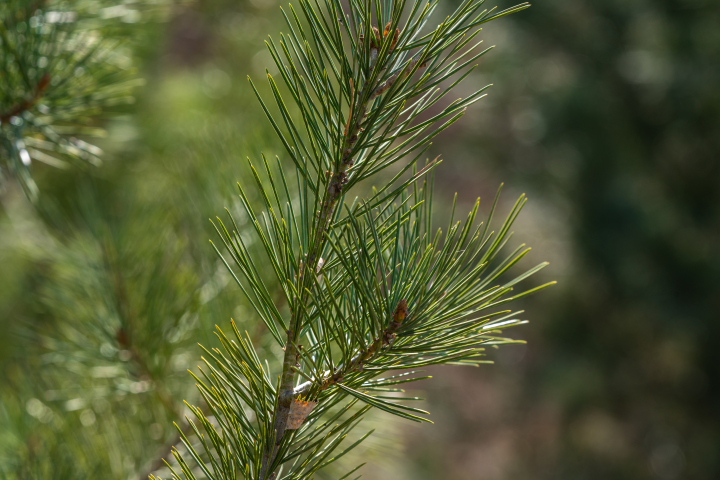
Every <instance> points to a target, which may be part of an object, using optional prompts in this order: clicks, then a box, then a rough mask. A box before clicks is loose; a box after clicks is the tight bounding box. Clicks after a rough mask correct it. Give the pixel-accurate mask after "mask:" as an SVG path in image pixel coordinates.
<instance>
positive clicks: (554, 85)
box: [0, 0, 720, 480]
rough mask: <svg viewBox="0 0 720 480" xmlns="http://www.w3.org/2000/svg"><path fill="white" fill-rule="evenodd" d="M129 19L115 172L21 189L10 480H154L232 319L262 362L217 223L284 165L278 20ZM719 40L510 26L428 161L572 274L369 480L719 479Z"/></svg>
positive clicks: (5, 249) (535, 303) (447, 384)
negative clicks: (261, 95)
mask: <svg viewBox="0 0 720 480" xmlns="http://www.w3.org/2000/svg"><path fill="white" fill-rule="evenodd" d="M454 2H456V0H449V1H448V3H454ZM85 3H88V2H85ZM103 3H104V2H103ZM116 3H117V5H115V6H112V7H105V8H115V10H111V11H110V13H108V14H107V16H108V17H109V19H110V20H112V21H113V22H114V23H113V25H114V27H115V28H117V29H118V30H117V31H116V32H115V33H113V34H114V35H119V36H120V37H121V38H125V39H127V40H128V45H129V47H127V48H129V52H130V53H129V55H130V57H131V61H132V64H133V65H134V66H135V68H137V70H138V73H137V74H136V75H135V76H136V77H137V78H143V79H144V80H145V85H144V86H143V87H142V88H136V89H135V90H134V91H133V93H134V96H135V102H134V103H133V104H132V105H131V106H124V107H123V108H122V109H121V110H119V111H118V112H116V115H115V116H113V117H109V118H104V119H103V120H102V127H103V128H104V129H105V130H106V131H107V136H106V137H105V138H101V139H99V140H94V142H95V143H96V144H97V145H98V146H99V147H100V148H102V149H103V150H104V152H105V153H104V155H103V156H102V159H103V165H102V166H101V167H99V168H84V169H78V168H71V169H64V170H60V169H56V168H53V167H51V166H48V165H44V164H38V163H37V162H34V163H33V164H32V173H33V177H34V179H35V181H36V182H37V184H38V187H39V191H40V195H39V198H38V201H37V203H36V205H35V206H31V205H30V203H29V202H28V201H27V200H26V197H25V196H24V195H23V193H22V191H21V190H20V188H19V187H18V186H17V185H16V184H15V186H13V184H8V186H7V187H6V188H5V191H4V192H3V193H2V194H0V199H1V200H2V212H0V328H2V332H3V333H2V335H0V476H2V475H5V476H6V477H7V478H11V479H16V478H23V479H25V478H28V479H30V478H68V479H70V478H73V479H75V478H89V477H91V476H92V477H98V476H100V475H102V476H103V477H104V478H122V479H125V478H141V477H142V475H143V474H144V473H147V472H148V471H150V470H152V469H153V468H155V467H156V465H155V460H156V458H158V456H159V455H163V454H166V452H167V445H168V444H169V442H172V441H173V439H174V438H175V437H174V435H175V434H174V431H173V429H172V427H171V421H173V420H175V421H178V420H179V419H180V416H181V415H183V414H184V406H183V403H182V400H183V399H187V400H188V401H190V402H191V403H192V402H193V401H196V400H197V396H196V393H195V391H194V387H193V385H192V382H191V381H190V378H189V376H188V375H187V373H186V372H185V369H186V368H191V367H192V366H194V365H195V364H196V363H197V360H198V358H199V349H198V348H197V347H196V346H195V343H196V342H200V343H203V344H205V345H208V344H213V340H212V338H211V337H210V330H211V328H212V326H213V325H214V324H216V323H217V324H218V325H220V326H221V327H222V326H223V324H225V325H226V324H227V323H228V321H229V319H230V318H231V317H233V318H234V319H235V320H236V322H238V323H239V324H240V327H241V329H246V330H248V331H249V332H250V333H251V335H252V336H253V339H254V340H255V339H257V342H259V343H260V345H263V338H264V335H263V328H262V327H261V325H260V323H259V322H257V321H256V319H254V318H252V316H251V315H250V314H249V310H248V309H246V308H244V307H243V304H242V302H243V300H242V299H241V294H240V292H239V291H238V290H237V289H236V288H233V285H231V284H229V283H228V278H227V276H226V275H225V274H224V271H223V269H222V268H220V265H219V264H218V261H217V258H216V256H215V254H214V252H213V251H212V249H211V248H210V247H209V244H208V243H207V239H208V238H212V237H213V236H214V233H213V232H212V231H211V226H210V223H209V222H208V221H207V218H208V217H211V216H213V215H217V214H219V213H221V209H222V208H223V207H225V206H227V207H228V208H229V209H230V210H231V211H233V209H234V208H236V205H237V204H236V200H235V187H234V182H236V181H240V182H243V181H244V179H245V178H246V176H247V170H246V167H245V162H244V158H245V156H247V155H250V156H252V157H257V156H258V154H259V152H260V151H263V152H265V153H266V154H269V155H275V154H279V155H280V154H282V150H281V148H280V146H279V145H277V142H276V141H275V140H274V138H273V135H272V132H270V129H269V127H268V125H267V124H266V122H265V120H264V119H263V117H262V113H261V110H260V108H259V106H258V105H257V103H256V100H255V98H254V95H253V94H252V93H251V90H249V88H248V84H247V82H246V76H247V75H250V76H253V77H255V78H257V77H261V76H262V75H264V68H266V67H269V66H270V65H271V61H270V58H269V54H267V53H266V50H265V49H264V45H263V40H264V38H265V37H266V35H267V34H272V35H273V36H276V35H277V32H279V31H282V29H283V25H282V24H281V16H280V11H279V9H278V4H277V3H276V1H275V0H246V1H238V0H206V1H202V2H200V1H183V2H180V3H177V2H176V3H174V4H172V5H169V6H168V5H165V6H163V7H162V8H161V9H160V13H157V10H153V9H150V10H149V11H153V12H155V13H153V14H147V15H146V13H144V12H146V10H145V9H144V8H140V7H139V6H136V4H137V5H139V4H140V2H133V1H125V2H116ZM153 3H154V4H157V3H158V2H145V4H153ZM164 3H165V2H164ZM508 6H510V4H500V7H508ZM447 8H448V9H449V8H450V5H448V7H447ZM133 12H137V13H133ZM110 14H112V15H110ZM718 25H720V7H719V6H718V4H717V2H712V1H710V0H661V1H650V0H633V1H618V0H606V1H603V2H597V1H590V0H574V1H573V0H540V1H538V2H537V3H536V4H534V5H533V7H532V8H530V9H529V10H526V11H524V12H522V13H520V14H517V15H512V16H510V17H507V18H506V19H503V20H502V21H499V22H493V23H492V24H490V25H488V26H487V28H486V29H485V32H484V33H483V34H482V36H483V37H484V38H485V43H486V44H487V45H497V48H496V49H495V50H494V51H493V52H491V53H490V54H489V55H486V56H484V57H483V59H482V61H481V62H480V68H479V69H478V71H477V74H474V77H472V78H473V80H472V83H473V85H472V86H479V85H481V84H483V85H484V84H486V83H493V84H494V86H493V87H492V88H491V89H490V94H489V96H488V97H487V98H485V99H483V100H482V101H480V102H479V103H477V104H475V105H474V106H473V107H472V108H471V109H470V110H469V111H468V113H467V116H466V118H465V119H464V121H462V122H458V123H456V124H455V125H454V126H453V127H452V128H451V129H449V130H448V131H446V132H444V133H443V135H441V136H440V137H439V138H438V140H437V141H436V147H433V150H434V151H433V152H430V157H431V158H434V156H436V155H439V154H442V156H443V158H444V159H445V162H444V164H443V165H442V166H441V167H440V168H439V169H438V170H437V176H436V179H437V185H436V187H437V190H436V195H435V198H436V199H446V201H448V205H447V206H446V208H449V199H451V198H452V194H453V193H454V192H457V193H458V202H459V203H461V204H463V203H464V204H470V203H472V202H474V200H475V198H476V197H477V196H481V197H482V198H483V199H484V200H486V202H485V206H486V207H489V200H490V199H491V198H492V196H493V194H494V192H495V190H496V188H497V185H498V184H499V183H500V182H505V184H506V188H507V189H510V190H511V191H517V192H520V191H525V192H527V193H528V195H529V196H530V202H529V204H528V207H527V208H526V211H525V212H524V213H523V214H522V215H521V216H520V218H519V221H518V223H517V225H516V228H515V230H516V232H517V235H518V236H519V237H520V238H521V239H522V240H524V241H527V243H529V244H531V245H532V246H533V247H535V253H534V254H533V255H534V259H536V260H539V259H550V260H551V266H550V268H548V269H546V271H547V273H546V275H547V276H549V277H551V278H552V279H557V280H559V281H560V283H559V285H558V286H557V287H555V288H554V289H552V291H550V292H548V293H546V294H545V295H541V296H537V297H531V298H529V299H528V300H527V301H526V305H525V306H526V308H527V310H528V311H529V314H530V315H529V316H530V318H531V319H532V320H533V321H532V322H531V323H530V324H529V325H528V326H526V327H524V329H521V330H518V331H517V332H516V334H519V335H521V336H523V337H524V338H525V339H527V340H528V344H527V345H525V346H522V345H518V346H507V347H504V348H503V349H500V350H499V351H498V352H497V354H496V355H495V359H496V365H495V366H492V367H485V368H481V369H470V368H459V367H458V368H450V369H448V368H446V369H443V370H442V372H440V371H437V372H433V373H432V374H434V378H433V380H432V381H429V382H424V383H423V384H422V388H423V389H424V390H425V396H426V397H427V399H428V400H427V407H428V408H429V409H430V410H431V411H432V412H433V417H434V418H433V420H434V421H435V424H434V425H432V426H427V425H424V426H421V427H415V426H413V425H406V424H402V423H400V424H397V425H393V426H392V427H391V428H396V427H397V428H402V429H403V430H401V436H402V438H403V441H402V442H396V443H393V444H392V445H394V448H393V449H388V446H387V445H388V444H389V443H388V442H390V441H393V440H392V436H389V434H388V433H381V435H379V440H378V441H377V442H376V443H375V452H376V456H377V457H378V459H379V460H378V461H375V460H374V461H373V462H372V463H375V464H376V465H375V466H374V467H369V466H366V467H364V474H365V476H366V477H367V478H378V479H383V478H387V479H390V478H392V479H405V478H407V479H410V478H413V479H437V478H443V479H460V478H463V479H466V478H472V479H475V478H477V479H484V480H493V479H511V478H512V479H546V478H547V479H551V478H552V479H634V480H635V479H661V480H673V479H715V478H719V477H720V418H719V416H720V410H718V408H717V406H718V405H720V391H719V386H720V378H719V377H720V366H719V365H720V362H718V361H717V358H716V357H715V353H714V352H715V348H716V343H717V338H719V335H720V331H719V330H720V323H719V322H718V313H717V312H718V311H720V294H719V291H720V287H719V285H720V257H718V255H717V253H716V252H715V251H714V247H715V245H717V243H718V241H719V240H720V210H719V209H720V198H718V197H719V196H720V134H719V133H718V132H720V89H718V87H717V86H718V85H720V60H718V59H720V28H718ZM117 32H119V33H117ZM261 83H262V82H261ZM467 88H468V89H469V88H471V85H468V86H467ZM439 108H440V107H439ZM80 138H82V137H80ZM281 158H282V157H281ZM514 197H515V196H514V195H513V194H512V192H510V193H509V194H506V195H505V198H506V199H511V198H514ZM439 201H443V200H439ZM463 206H467V205H463ZM439 207H440V208H442V207H443V206H442V205H439ZM438 217H439V218H440V217H441V216H440V215H438ZM543 280H545V278H539V279H538V280H537V281H538V282H541V281H543ZM266 345H267V348H268V349H269V348H270V346H269V345H270V344H269V343H268V344H266ZM277 353H278V352H272V351H268V356H269V357H273V355H276V354H277ZM383 419H384V417H383ZM399 445H403V446H402V447H401V446H399ZM388 452H392V453H390V454H388ZM368 454H369V453H368Z"/></svg>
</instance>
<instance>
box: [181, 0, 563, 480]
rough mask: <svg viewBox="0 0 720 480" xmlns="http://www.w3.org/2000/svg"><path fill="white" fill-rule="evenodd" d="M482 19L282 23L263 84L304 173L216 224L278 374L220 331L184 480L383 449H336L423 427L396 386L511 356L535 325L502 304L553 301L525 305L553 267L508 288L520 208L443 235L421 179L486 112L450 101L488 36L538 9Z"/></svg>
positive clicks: (464, 101)
mask: <svg viewBox="0 0 720 480" xmlns="http://www.w3.org/2000/svg"><path fill="white" fill-rule="evenodd" d="M483 3H484V2H483V1H482V0H480V1H478V0H465V1H464V2H462V3H461V5H459V6H458V7H457V9H455V11H454V12H453V13H452V14H451V15H449V16H447V17H446V18H444V19H442V21H441V22H440V23H439V24H437V23H436V24H433V23H432V22H433V18H435V17H434V16H433V13H434V11H435V10H436V9H437V8H438V5H439V2H438V1H437V0H431V1H427V2H423V1H421V0H414V1H407V0H351V1H350V2H349V6H345V5H344V4H343V2H341V1H340V0H322V1H311V0H301V1H300V4H299V9H296V8H294V7H293V6H292V5H291V6H290V7H289V9H288V10H283V13H284V15H285V19H286V21H287V27H288V34H286V35H281V38H280V40H279V41H277V42H276V41H273V40H272V39H270V40H269V41H268V42H267V46H268V48H269V50H270V53H271V54H272V57H273V59H274V61H275V64H276V66H277V69H278V71H279V77H280V80H281V82H278V81H276V79H275V78H273V76H271V75H270V74H269V73H268V74H267V80H268V82H269V86H270V90H271V92H272V97H273V98H272V99H273V101H274V104H275V105H274V106H273V107H271V106H270V104H268V103H266V102H265V101H263V100H262V98H261V97H260V94H259V93H258V90H257V89H255V92H256V93H257V94H258V98H259V99H260V102H261V104H262V107H263V110H264V111H265V113H266V115H267V117H268V119H269V121H270V122H271V124H272V126H273V128H274V129H275V131H276V133H277V135H278V137H279V138H280V140H281V142H282V144H283V145H284V147H285V150H286V154H287V155H288V156H289V157H290V159H291V160H292V162H293V163H294V166H295V169H294V172H289V171H286V169H284V168H283V166H282V164H281V163H280V161H279V160H277V162H270V161H268V160H267V159H266V158H265V157H264V156H263V157H262V159H261V161H260V162H259V163H258V164H253V163H252V162H251V163H250V169H251V172H252V176H253V179H254V189H255V190H256V192H252V191H250V190H248V189H246V188H245V187H240V199H241V203H242V211H240V212H239V213H236V214H235V215H231V214H230V212H229V211H228V219H227V220H221V219H220V218H218V219H217V221H216V222H214V224H215V226H216V229H217V232H218V234H219V236H220V238H221V239H222V242H223V246H224V249H225V252H226V254H225V256H224V257H223V261H224V262H225V264H226V266H227V268H228V270H229V271H230V272H231V273H232V276H233V278H234V279H235V281H236V282H237V285H238V286H239V287H240V288H241V289H242V291H243V292H244V294H245V295H246V296H247V298H248V300H249V302H250V304H251V305H252V308H253V310H254V313H255V314H257V316H258V317H259V318H260V319H262V321H263V322H264V324H265V326H266V327H267V329H268V330H269V331H270V332H271V334H272V336H273V337H274V339H275V342H277V344H278V346H280V347H282V349H283V350H284V354H283V355H284V356H283V362H282V368H281V371H273V370H271V368H270V364H269V363H267V362H265V361H262V360H261V359H260V356H259V355H258V353H257V352H256V350H255V348H254V346H253V344H252V342H251V340H250V337H249V336H248V335H247V334H243V333H241V332H240V331H239V329H238V328H237V327H236V325H235V324H234V323H233V324H232V330H233V332H232V334H231V335H226V333H225V332H224V331H223V330H221V329H220V328H218V329H217V332H216V334H217V337H218V338H219V340H220V342H221V344H222V348H218V349H205V354H206V356H205V357H204V362H205V363H204V366H203V367H201V369H200V370H201V373H200V374H199V376H195V380H196V382H197V385H198V388H199V390H200V393H201V395H202V397H203V399H204V404H205V405H204V406H203V408H199V407H190V408H191V410H192V412H193V414H194V415H195V417H196V421H194V422H191V427H192V430H193V431H194V433H195V434H196V435H197V437H198V439H199V443H196V442H193V441H192V440H191V439H190V438H189V435H186V434H185V432H182V431H181V434H182V439H183V443H184V446H185V449H186V453H183V454H181V453H180V452H179V451H178V450H175V451H174V456H175V459H176V461H177V466H176V467H173V468H172V475H173V478H176V479H181V478H183V477H184V478H187V479H196V478H202V477H207V478H209V479H217V480H220V479H232V478H246V479H257V480H265V479H287V480H290V479H301V478H302V479H305V478H311V477H312V476H313V475H314V474H315V473H316V472H318V471H319V470H320V469H322V468H324V467H326V466H328V465H330V464H332V463H333V462H335V461H336V460H338V459H339V458H341V457H342V456H343V455H344V454H345V453H347V452H348V451H350V450H351V449H353V448H354V447H355V446H357V445H358V444H359V443H360V442H362V441H363V440H364V439H365V438H367V436H368V435H369V434H370V433H372V432H367V433H365V434H363V435H362V436H361V437H360V438H359V439H358V440H357V441H355V442H354V443H352V444H350V445H345V443H343V442H344V440H345V439H346V438H347V437H348V435H349V434H350V433H351V432H352V431H353V429H355V428H356V427H357V426H358V425H359V424H360V422H361V420H362V418H363V415H364V414H366V413H367V412H368V411H369V410H370V409H373V408H375V409H379V410H382V411H385V412H387V413H389V414H392V415H396V416H398V417H402V418H405V419H408V420H412V421H418V422H427V421H429V420H428V418H427V415H428V412H426V411H424V410H421V409H419V408H416V407H413V406H410V405H408V402H411V401H413V400H416V399H415V398H414V397H403V396H402V389H401V388H400V387H401V386H402V384H405V383H409V382H414V381H417V380H420V379H423V378H427V377H426V376H424V375H423V374H422V373H421V369H422V368H423V367H426V366H428V365H437V364H460V365H468V364H469V365H478V364H480V363H483V362H485V361H486V360H484V351H485V349H486V348H487V347H488V346H496V345H499V344H505V343H512V342H514V340H512V339H509V338H506V337H504V336H503V335H502V330H504V329H506V328H508V327H512V326H516V325H519V324H521V323H524V321H523V320H521V319H520V318H519V317H518V315H519V314H520V313H521V312H515V311H513V309H511V308H508V305H509V304H510V303H512V302H515V301H516V300H517V299H519V298H521V297H523V296H526V295H528V294H530V293H533V292H535V291H537V290H539V289H542V288H544V287H546V286H547V285H542V286H540V287H536V288H532V289H529V290H526V291H523V292H521V293H515V292H514V289H515V288H516V286H517V285H518V284H519V283H520V282H522V281H523V280H525V279H526V278H527V277H529V276H530V275H532V274H534V273H535V272H537V271H538V270H540V269H541V268H543V267H544V266H545V265H546V264H544V263H543V264H540V265H538V266H536V267H534V268H531V269H530V270H527V271H525V272H524V273H521V274H519V275H508V270H509V269H510V268H511V267H513V266H514V265H515V264H516V263H517V262H519V261H520V260H521V259H522V258H523V256H524V255H525V254H526V253H527V252H528V249H526V248H525V247H524V246H522V245H521V246H520V247H518V248H516V249H514V250H511V251H506V248H505V247H506V245H507V244H508V242H509V240H510V238H511V235H512V232H511V230H510V229H511V225H512V223H513V221H514V220H515V218H516V217H517V215H518V213H519V212H520V209H521V208H522V206H523V204H524V203H525V201H526V199H525V198H524V196H521V197H520V198H519V199H518V200H517V202H516V203H515V205H514V207H513V208H512V209H511V211H510V213H509V214H508V215H507V218H506V219H505V220H504V221H502V222H501V223H500V224H499V225H498V227H497V229H496V230H493V229H492V228H491V222H492V220H493V217H494V216H495V210H496V205H497V197H496V198H495V202H494V203H493V206H492V208H491V209H490V210H489V215H488V218H487V219H486V221H484V222H480V221H479V220H478V214H479V201H478V203H476V204H475V206H474V207H473V209H472V210H471V212H470V213H469V214H468V215H467V217H466V218H465V219H464V221H462V222H456V221H455V219H454V216H455V215H454V208H453V214H452V215H451V216H450V221H449V225H448V227H447V229H446V230H445V232H444V233H443V231H442V230H437V231H435V230H434V225H435V221H434V219H433V213H432V203H433V202H432V200H433V189H432V172H433V170H434V169H435V168H436V167H437V166H438V165H439V163H440V162H439V161H437V159H436V161H432V162H424V163H420V162H421V159H423V158H424V155H425V153H426V152H427V149H428V148H429V146H430V142H431V140H432V139H433V138H434V137H436V136H437V135H438V134H439V133H440V132H442V131H443V130H444V129H445V128H447V127H448V126H450V125H451V124H452V123H453V122H455V121H456V120H458V119H459V118H460V117H461V116H462V115H463V113H464V111H465V109H466V108H467V107H468V106H470V105H471V104H473V103H474V102H476V101H478V100H479V99H480V98H481V97H483V96H484V91H485V89H486V88H487V87H484V88H481V89H479V90H478V91H476V92H474V93H472V94H470V95H468V96H466V97H464V98H461V99H458V100H453V101H449V102H448V101H447V100H446V96H447V95H448V94H449V93H450V92H451V91H453V88H454V87H456V86H457V85H458V84H459V83H460V82H461V81H463V80H464V79H465V78H467V76H468V75H469V74H470V72H471V71H472V70H473V69H474V68H475V66H474V62H475V61H476V60H477V59H478V58H479V57H480V56H482V55H483V54H485V53H486V52H487V51H488V50H489V49H482V48H480V46H481V44H480V42H477V41H476V37H477V35H478V34H479V32H480V26H481V25H482V24H484V23H486V22H489V21H491V20H494V19H497V18H500V17H502V16H504V15H507V14H510V13H513V12H517V11H519V10H522V9H524V8H526V7H527V6H528V5H527V4H522V5H518V6H516V7H513V8H510V9H507V10H503V11H500V12H496V11H495V10H494V9H489V10H487V9H484V8H483ZM431 25H434V26H432V27H430V26H431ZM251 84H252V83H251ZM281 85H282V86H281ZM253 88H255V86H254V85H253ZM384 171H394V172H395V174H394V175H393V176H392V178H391V179H390V180H389V181H387V182H383V184H382V185H381V186H380V187H378V188H373V190H372V192H371V193H370V194H369V195H368V196H367V197H365V198H360V197H353V196H351V195H350V191H351V190H352V189H353V187H356V186H357V185H358V184H359V183H360V182H363V181H367V180H369V179H371V178H372V177H374V176H376V175H377V174H378V173H380V172H384ZM498 193H499V192H498ZM255 195H257V196H258V197H259V198H260V199H261V202H262V203H263V204H264V208H263V209H262V210H261V211H260V210H257V209H255V208H253V206H252V205H253V203H252V202H251V199H252V198H254V196H255ZM237 217H242V218H241V219H240V221H241V222H242V223H244V224H245V225H249V226H250V231H251V233H252V235H250V234H248V232H247V227H246V229H245V231H243V230H241V229H240V228H239V227H238V223H239V222H236V218H237ZM251 245H253V247H252V248H253V250H252V252H253V253H251V250H250V248H251ZM258 245H260V250H261V251H263V252H264V255H261V256H257V255H255V253H254V252H256V251H257V248H258V247H257V246H258ZM218 253H220V250H219V249H218ZM221 255H222V254H221ZM269 282H273V284H277V285H279V290H280V292H281V293H280V296H279V297H278V296H277V295H273V294H271V291H273V292H274V291H275V290H274V289H272V288H271V285H270V284H269ZM548 285H549V284H548ZM358 468H359V467H358ZM355 470H356V469H355ZM355 470H353V471H351V472H349V473H347V475H346V476H345V477H343V478H346V477H349V476H350V475H351V474H352V473H353V472H354V471H355ZM200 472H202V473H200Z"/></svg>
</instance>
